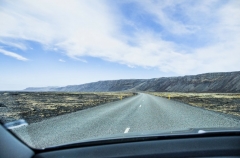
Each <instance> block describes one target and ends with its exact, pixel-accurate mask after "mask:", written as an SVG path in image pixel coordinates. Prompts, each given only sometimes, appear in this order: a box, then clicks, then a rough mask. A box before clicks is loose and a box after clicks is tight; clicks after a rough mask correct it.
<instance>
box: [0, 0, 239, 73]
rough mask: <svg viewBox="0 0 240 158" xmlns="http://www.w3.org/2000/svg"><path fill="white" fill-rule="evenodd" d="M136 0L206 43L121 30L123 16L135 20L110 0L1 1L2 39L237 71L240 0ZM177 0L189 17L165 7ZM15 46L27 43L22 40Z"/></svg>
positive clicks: (126, 60)
mask: <svg viewBox="0 0 240 158" xmlns="http://www.w3.org/2000/svg"><path fill="white" fill-rule="evenodd" d="M134 2H135V3H138V4H139V5H140V6H141V7H142V9H143V10H144V11H145V12H147V13H149V14H152V15H154V16H155V17H156V19H155V20H156V22H157V23H158V24H160V25H161V26H162V27H163V28H164V29H165V30H166V31H168V32H169V33H171V34H172V35H173V36H177V37H179V36H188V35H193V36H196V37H199V38H200V39H204V40H205V41H206V44H205V45H203V46H202V47H200V48H195V47H192V46H191V45H190V44H189V45H185V46H183V45H180V44H178V43H176V42H175V41H171V40H164V38H163V37H162V34H161V33H156V32H154V31H146V30H145V31H143V30H142V29H141V28H137V29H136V32H135V33H134V35H133V36H129V35H126V34H124V33H123V32H121V31H120V27H121V24H120V22H122V21H128V22H129V23H132V25H133V26H134V22H133V21H129V20H126V19H121V18H123V16H121V15H119V14H116V13H118V12H113V11H112V8H114V7H113V6H108V5H109V4H108V3H107V2H106V1H75V0H69V1H59V0H53V1H48V0H41V1H37V0H31V1H28V0H23V1H16V2H14V3H12V2H9V1H4V3H2V5H1V6H0V10H1V11H0V19H4V20H1V21H0V28H1V29H0V40H1V39H3V37H4V38H6V37H7V38H13V39H21V40H32V41H37V42H39V43H41V44H43V45H46V46H47V47H49V48H51V49H52V50H55V51H59V52H64V53H65V54H66V55H67V56H69V57H71V58H73V59H77V60H80V61H83V62H86V61H85V60H83V59H81V57H83V56H92V57H98V58H102V59H104V60H108V61H112V62H118V63H121V64H126V65H128V66H129V65H130V66H131V67H136V66H141V67H158V68H159V69H160V70H161V71H164V72H174V73H177V74H195V73H201V72H209V71H233V70H238V68H239V67H240V62H239V60H238V59H239V58H240V53H239V50H240V48H239V43H240V39H239V37H240V21H239V19H240V10H239V8H240V4H239V1H228V2H227V3H226V4H225V5H223V6H221V5H216V4H217V3H222V2H223V1H217V0H214V1H210V0H206V1H200V2H195V3H194V4H191V2H189V1H184V0H182V1H178V2H176V1H161V2H160V1H159V3H156V1H134ZM56 4H57V5H56ZM177 5H178V6H181V7H182V9H183V10H182V12H183V13H184V15H185V16H186V18H187V20H188V21H187V22H186V23H184V22H182V21H176V20H175V19H172V17H171V16H169V15H168V13H167V12H166V10H167V9H169V8H174V7H176V6H177ZM230 17H231V18H230ZM193 40H194V39H193ZM129 41H130V42H133V43H135V45H130V44H128V42H129ZM9 45H12V46H14V44H11V43H9ZM14 47H17V48H20V49H23V50H24V49H26V48H25V47H24V45H23V44H20V43H15V46H14ZM5 52H6V51H5ZM8 54H9V53H8ZM5 55H6V54H5ZM19 59H20V58H19ZM22 59H25V58H23V57H22ZM59 61H60V60H59Z"/></svg>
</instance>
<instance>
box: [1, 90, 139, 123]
mask: <svg viewBox="0 0 240 158" xmlns="http://www.w3.org/2000/svg"><path fill="white" fill-rule="evenodd" d="M133 95H136V93H122V92H106V93H105V92H103V93H80V92H79V93H77V92H76V93H67V92H66V93H65V92H0V120H1V122H3V123H6V122H10V121H14V120H18V119H25V120H26V121H27V122H28V123H34V122H39V121H42V120H44V119H46V118H51V117H55V116H58V115H63V114H67V113H71V112H75V111H78V110H83V109H87V108H91V107H94V106H98V105H101V104H104V103H108V102H113V101H117V100H121V99H125V98H127V97H130V96H133Z"/></svg>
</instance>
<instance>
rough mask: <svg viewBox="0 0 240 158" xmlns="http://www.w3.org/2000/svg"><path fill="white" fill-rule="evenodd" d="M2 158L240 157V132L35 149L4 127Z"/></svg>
mask: <svg viewBox="0 0 240 158" xmlns="http://www.w3.org/2000/svg"><path fill="white" fill-rule="evenodd" d="M0 146H1V148H0V157H1V158H5V157H11V158H12V157H19V158H20V157H22V158H23V157H26V158H27V157H28V158H30V157H33V158H59V157H72V158H75V157H240V132H239V131H227V132H211V133H208V132H207V133H201V134H199V133H198V134H184V135H179V134H174V135H169V136H166V135H159V136H157V135H154V136H148V137H144V136H142V137H133V138H126V139H124V138H117V139H112V140H105V141H100V140H97V141H90V142H85V143H75V144H69V145H64V146H58V147H51V148H46V149H32V148H30V147H28V146H27V145H25V144H24V143H23V142H21V141H20V140H19V139H17V138H16V137H15V136H14V135H13V134H12V133H10V132H9V131H8V130H6V129H5V128H4V127H2V126H1V127H0Z"/></svg>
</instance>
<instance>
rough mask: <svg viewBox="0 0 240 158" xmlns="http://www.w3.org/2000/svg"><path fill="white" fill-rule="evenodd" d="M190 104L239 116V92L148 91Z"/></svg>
mask: <svg viewBox="0 0 240 158" xmlns="http://www.w3.org/2000/svg"><path fill="white" fill-rule="evenodd" d="M148 93H149V94H152V95H155V96H160V97H164V98H168V99H172V100H176V101H180V102H183V103H186V104H189V105H192V106H197V107H202V108H204V109H208V110H213V111H217V112H221V113H225V114H231V115H234V116H238V117H240V93H176V92H148Z"/></svg>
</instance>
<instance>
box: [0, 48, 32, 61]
mask: <svg viewBox="0 0 240 158" xmlns="http://www.w3.org/2000/svg"><path fill="white" fill-rule="evenodd" d="M0 53H2V54H4V55H7V56H10V57H13V58H15V59H17V60H22V61H27V60H28V59H27V58H24V57H23V56H21V55H19V54H16V53H14V52H10V51H6V50H3V49H0Z"/></svg>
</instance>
